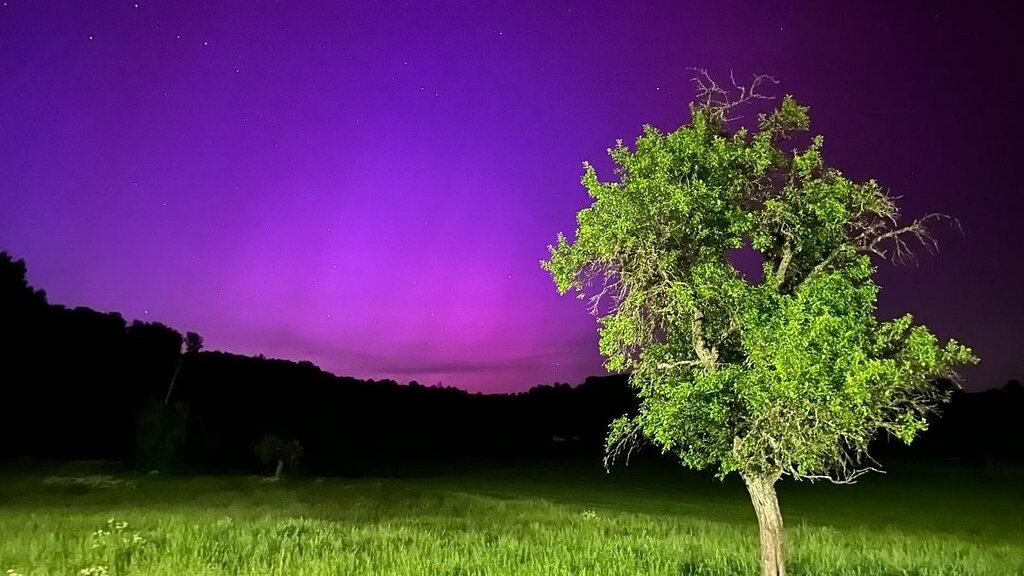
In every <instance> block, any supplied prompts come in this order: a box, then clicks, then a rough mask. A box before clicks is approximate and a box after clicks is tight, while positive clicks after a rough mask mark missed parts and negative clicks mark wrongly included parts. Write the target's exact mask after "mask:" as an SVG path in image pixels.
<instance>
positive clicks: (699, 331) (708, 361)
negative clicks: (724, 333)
mask: <svg viewBox="0 0 1024 576" xmlns="http://www.w3.org/2000/svg"><path fill="white" fill-rule="evenodd" d="M690 328H691V330H692V331H693V350H694V352H696V353H697V358H700V362H701V364H704V365H705V366H714V365H715V364H717V363H718V350H717V349H716V348H715V347H714V346H708V345H707V342H706V341H705V340H704V313H703V312H701V311H700V310H698V309H697V308H696V307H694V308H693V320H692V322H691V323H690Z"/></svg>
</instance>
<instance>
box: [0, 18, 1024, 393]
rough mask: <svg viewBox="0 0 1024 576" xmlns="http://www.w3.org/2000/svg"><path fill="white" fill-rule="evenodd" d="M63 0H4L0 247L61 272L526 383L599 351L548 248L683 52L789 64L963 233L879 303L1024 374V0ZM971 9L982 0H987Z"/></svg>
mask: <svg viewBox="0 0 1024 576" xmlns="http://www.w3.org/2000/svg"><path fill="white" fill-rule="evenodd" d="M847 4H848V3H836V4H835V5H832V6H824V5H822V4H821V3H814V4H808V5H806V6H800V7H797V6H792V7H790V8H786V9H784V10H782V9H776V8H771V7H768V6H766V5H764V4H758V5H754V4H752V3H737V5H735V6H728V5H725V4H723V3H720V2H706V3H704V2H701V3H694V2H690V3H684V2H651V3H622V2H586V3H580V4H576V3H568V2H548V3H539V2H529V3H527V2H521V3H520V2H515V3H491V2H465V3H454V2H449V3H444V2H436V3H425V2H393V3H376V2H361V3H347V2H337V1H329V2H328V1H324V2H316V1H314V2H270V1H252V2H244V3H238V2H209V1H204V2H156V1H149V2H147V1H140V2H138V3H136V2H132V1H128V2H95V1H89V2H64V1H59V2H58V1H54V2H47V1H40V0H21V1H19V0H7V1H6V2H5V3H4V4H3V6H0V79H2V80H0V136H2V138H0V249H4V250H7V251H9V252H11V253H12V254H13V255H14V256H15V257H18V258H24V259H26V261H27V263H28V266H29V276H30V281H31V282H32V283H33V284H34V285H35V286H38V287H41V288H44V289H45V290H46V291H47V293H48V296H49V299H50V301H51V302H54V303H59V304H65V305H68V306H78V305H84V306H89V307H92V308H95V309H98V310H116V311H120V312H122V313H123V314H124V315H125V317H126V318H128V319H133V318H141V319H146V320H155V321H161V322H164V323H166V324H168V325H171V326H173V327H175V328H177V329H179V330H182V331H184V330H194V331H197V332H199V333H201V334H202V335H203V336H204V337H205V339H206V344H207V347H208V348H213V349H222V350H227V351H232V352H237V353H243V354H256V353H264V354H266V355H267V356H272V357H283V358H289V359H296V360H301V359H308V360H311V361H313V362H315V363H317V364H318V365H320V366H322V367H323V368H325V369H327V370H330V371H333V372H336V373H338V374H344V375H352V376H357V377H364V378H375V379H381V378H392V379H395V380H398V381H400V382H407V381H409V380H413V379H415V380H418V381H420V382H421V383H424V384H435V383H437V382H439V381H440V382H443V383H444V384H445V385H455V386H460V387H463V388H466V389H469V390H480V391H510V390H523V389H525V388H527V387H529V386H533V385H536V384H541V383H552V382H555V381H567V382H572V383H575V382H579V381H581V380H582V379H583V378H584V377H586V376H588V375H596V374H600V373H602V368H601V358H600V357H599V355H598V352H597V334H596V324H595V323H594V320H593V318H591V317H589V316H587V314H586V311H585V306H584V303H582V302H579V301H577V300H574V299H572V298H569V297H564V298H560V297H559V296H557V294H556V292H555V288H554V285H553V283H552V282H551V280H550V277H549V276H548V275H547V273H545V272H543V271H542V270H541V269H540V267H539V266H538V261H539V260H541V259H542V258H545V257H546V256H547V251H546V246H547V244H549V243H551V242H553V241H554V238H555V234H556V233H557V232H558V231H560V230H562V231H566V232H569V233H571V231H572V230H573V229H574V228H575V214H576V212H577V211H578V210H579V209H580V208H582V207H584V206H586V205H587V204H588V198H587V195H586V192H585V190H584V189H583V188H582V186H580V184H579V178H580V175H581V173H582V169H581V162H582V161H583V160H590V161H592V162H593V163H594V164H595V165H596V166H598V168H599V171H600V172H602V176H603V177H605V178H610V177H611V174H610V171H609V163H608V161H607V160H606V156H605V149H606V148H608V147H609V146H611V145H613V144H614V142H615V139H617V138H622V139H624V140H626V141H627V142H631V141H632V140H633V139H634V138H635V137H636V136H637V135H638V134H639V132H640V129H641V126H642V124H644V123H651V124H653V125H655V126H658V127H659V128H662V129H664V130H671V129H674V128H675V127H677V126H678V125H680V124H682V123H684V122H686V121H687V120H688V116H687V110H686V103H687V102H688V101H689V98H690V97H691V96H692V89H691V85H690V83H689V80H688V79H689V77H690V76H691V73H690V72H688V71H687V68H688V67H705V68H708V69H709V70H710V71H711V72H712V73H713V74H717V75H719V76H720V77H722V78H725V77H727V75H728V72H729V70H730V69H734V70H735V71H736V73H737V76H738V77H739V78H746V77H749V75H750V74H752V73H754V72H765V73H771V74H773V75H775V76H776V77H778V78H779V79H780V80H781V81H782V84H781V85H780V87H779V90H780V92H779V94H780V95H781V94H782V93H793V94H795V95H796V96H797V97H798V98H799V99H801V100H802V101H804V102H806V103H807V104H809V105H811V107H812V121H813V122H814V128H815V129H816V130H817V131H819V132H821V133H823V134H824V135H825V138H826V140H825V142H826V157H827V158H829V159H830V160H831V161H832V162H833V163H835V164H836V165H837V166H838V167H840V168H841V169H843V170H845V171H846V172H847V173H848V174H849V175H850V176H852V177H855V178H867V177H874V178H877V179H878V180H879V181H880V182H881V183H882V184H883V185H885V186H887V187H889V188H890V189H891V190H892V193H893V194H895V195H899V196H902V197H903V200H902V205H903V207H904V211H905V213H906V214H907V215H908V216H915V215H921V214H923V213H924V212H927V211H940V212H946V213H949V214H951V215H954V216H957V217H958V218H959V219H960V220H961V222H962V223H963V226H964V229H965V235H964V236H960V235H958V234H957V233H955V232H953V231H951V230H948V229H937V230H936V233H937V236H938V239H939V241H940V246H941V250H942V252H941V253H940V254H939V255H938V256H930V255H928V254H922V255H921V257H920V259H919V266H918V267H910V268H901V269H893V268H892V267H889V266H883V268H882V269H881V270H880V273H879V278H878V279H879V283H880V284H881V285H882V293H881V305H880V312H881V313H882V314H883V315H888V316H891V315H894V314H897V313H901V312H903V311H910V312H913V313H914V314H915V315H916V316H917V318H918V320H919V321H922V322H924V323H926V324H929V325H930V326H932V327H933V328H934V329H935V331H936V332H937V333H938V334H939V336H940V337H943V338H948V337H956V338H958V339H960V340H963V341H965V342H966V343H968V344H969V345H972V346H973V347H974V348H975V351H976V352H977V353H978V355H979V356H981V358H982V360H983V363H982V365H981V366H979V367H978V368H974V369H971V370H967V371H965V374H966V375H967V376H968V387H971V388H975V389H977V388H985V387H989V386H996V385H1001V384H1002V383H1003V382H1005V381H1006V380H1007V379H1009V378H1014V377H1016V378H1020V377H1022V376H1024V362H1022V356H1024V355H1022V353H1021V351H1022V348H1024V337H1022V331H1021V326H1022V324H1024V313H1022V306H1021V302H1020V296H1019V293H1020V288H1021V284H1022V274H1024V273H1022V258H1021V248H1020V246H1021V241H1020V237H1019V236H1020V234H1019V229H1020V220H1021V217H1022V216H1024V202H1022V200H1021V199H1022V197H1024V195H1022V190H1021V184H1020V179H1019V178H1018V177H1016V175H1015V174H1014V173H1013V170H1012V169H1013V168H1014V167H1015V165H1016V164H1017V163H1018V156H1019V152H1018V150H1017V145H1016V144H1013V145H1012V147H1011V142H1017V141H1018V139H1019V136H1020V134H1021V128H1022V125H1021V124H1022V123H1021V120H1020V115H1019V110H1018V109H1019V101H1018V96H1016V95H1017V94H1019V93H1020V92H1019V88H1020V68H1019V62H1018V60H1016V56H1015V54H1019V53H1020V52H1021V46H1020V41H1019V39H1018V38H1019V34H1017V33H1016V32H1015V30H1016V28H1015V27H1017V26H1019V25H1020V24H1021V22H1019V21H1014V20H1013V18H1011V17H1010V15H1009V13H1005V14H998V13H986V12H982V11H980V9H973V8H971V9H968V8H965V7H953V6H948V7H947V6H942V5H938V4H935V5H931V4H930V5H929V7H928V9H927V10H910V9H900V10H901V11H899V12H891V11H889V10H890V8H889V7H888V3H878V4H877V5H876V6H875V7H874V8H869V7H866V5H859V4H858V6H857V7H851V6H848V5H847ZM964 10H970V11H969V12H964Z"/></svg>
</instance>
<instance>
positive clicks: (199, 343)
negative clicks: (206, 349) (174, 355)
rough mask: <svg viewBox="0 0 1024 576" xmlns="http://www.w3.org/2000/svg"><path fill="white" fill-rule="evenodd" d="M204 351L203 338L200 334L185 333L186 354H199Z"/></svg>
mask: <svg viewBox="0 0 1024 576" xmlns="http://www.w3.org/2000/svg"><path fill="white" fill-rule="evenodd" d="M202 349H203V337H202V336H200V335H199V333H198V332H186V333H185V353H186V354H198V353H199V351H200V350H202Z"/></svg>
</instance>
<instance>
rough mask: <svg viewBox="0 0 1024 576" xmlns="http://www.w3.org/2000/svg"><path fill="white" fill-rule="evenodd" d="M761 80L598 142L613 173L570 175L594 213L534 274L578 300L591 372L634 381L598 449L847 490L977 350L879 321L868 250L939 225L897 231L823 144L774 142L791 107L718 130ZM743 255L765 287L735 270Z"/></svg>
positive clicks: (704, 91)
mask: <svg viewBox="0 0 1024 576" xmlns="http://www.w3.org/2000/svg"><path fill="white" fill-rule="evenodd" d="M765 79H766V77H758V78H757V79H755V81H754V83H753V85H752V86H750V87H747V88H742V89H740V92H739V95H738V96H730V93H729V92H727V91H726V90H724V89H723V88H721V87H720V86H718V85H717V84H715V83H714V82H712V81H710V79H708V78H707V76H706V75H704V76H702V77H700V78H699V79H698V80H699V82H698V87H699V90H698V99H697V100H696V101H695V102H693V103H692V104H691V106H690V111H691V121H690V123H689V124H687V125H684V126H682V127H680V128H679V129H677V130H675V131H673V132H670V133H667V134H663V133H661V132H660V131H659V130H657V129H656V128H654V127H652V126H649V125H648V126H644V128H643V133H642V135H641V136H640V137H639V138H637V140H636V143H635V145H634V147H633V148H632V149H630V148H628V147H627V146H625V145H623V143H622V141H621V140H620V141H618V142H617V143H616V145H615V147H614V148H612V149H610V150H609V154H610V156H611V158H612V160H613V161H614V162H615V164H616V165H617V168H616V170H615V173H616V176H617V179H616V180H613V181H601V180H600V179H599V178H598V175H597V173H596V171H595V169H594V168H593V166H591V165H590V164H588V163H584V175H583V178H582V184H583V186H585V187H586V189H587V191H588V192H589V194H590V196H591V197H592V198H593V199H594V202H593V204H592V205H591V206H590V207H588V208H585V209H583V210H581V211H580V212H579V214H578V228H577V230H576V234H575V239H574V240H573V241H570V240H568V239H567V238H566V237H565V236H564V235H562V234H559V235H558V238H557V243H556V245H555V246H551V247H549V248H550V251H551V258H550V259H549V260H547V261H544V262H542V266H543V267H544V268H545V269H547V270H548V271H550V272H551V273H552V276H553V278H554V281H555V283H556V284H557V286H558V290H559V292H560V293H563V294H564V293H565V292H567V291H569V290H575V291H577V292H578V293H579V297H580V298H583V297H585V296H590V305H591V312H592V313H594V314H596V315H598V316H599V319H598V320H599V323H600V350H601V353H602V354H603V355H604V356H606V358H607V362H606V367H607V368H608V369H609V370H612V371H621V370H625V371H631V372H632V377H631V378H632V384H633V386H634V388H635V389H636V391H637V392H638V395H639V397H640V400H641V409H640V411H639V414H638V415H637V416H636V417H635V418H632V419H620V420H618V421H616V422H615V423H614V424H613V426H612V429H611V433H610V435H609V438H608V448H609V453H610V454H611V455H614V454H616V453H617V452H618V451H619V450H620V449H621V448H622V447H623V446H624V444H623V442H628V441H630V440H631V439H636V438H637V437H640V436H642V437H644V438H646V439H648V440H650V441H652V442H654V443H655V444H656V445H658V446H660V447H661V448H662V449H664V450H665V451H669V452H673V453H675V454H677V455H678V456H679V457H680V459H681V460H682V461H683V462H684V463H685V464H686V465H688V466H691V467H694V468H709V467H710V468H714V469H716V470H717V472H718V473H719V474H720V475H723V476H724V475H725V474H728V473H730V472H734V471H737V472H741V473H744V474H753V475H757V476H759V477H764V478H775V479H777V478H778V477H780V476H781V475H791V476H793V477H796V478H817V477H825V476H828V477H831V478H833V479H836V480H844V479H849V478H851V477H853V476H855V475H856V474H858V472H859V471H861V470H863V468H860V467H858V466H857V465H856V464H857V461H858V458H859V457H860V456H862V455H864V454H866V451H867V447H868V443H869V441H870V440H871V439H872V438H873V436H874V435H875V433H876V432H877V431H878V430H885V431H887V432H888V433H890V434H892V435H893V436H896V437H898V438H900V439H902V440H904V441H906V442H909V441H911V439H913V437H914V436H915V435H916V434H917V433H918V432H920V431H922V430H924V429H925V428H926V427H927V420H926V417H927V416H928V414H929V413H930V412H931V411H933V410H934V409H935V407H936V406H937V405H939V404H940V403H941V402H942V401H943V400H945V399H946V398H947V396H948V390H943V389H941V388H940V387H938V386H936V385H935V384H934V381H935V380H936V379H939V378H948V379H955V377H956V374H955V372H954V371H953V367H954V366H955V365H958V364H962V363H965V362H971V361H973V360H974V358H973V356H972V354H971V351H970V350H969V349H968V348H966V347H965V346H963V345H961V344H959V343H957V342H955V341H949V342H947V343H945V344H942V343H940V342H939V341H938V339H937V338H936V337H935V335H934V334H932V332H930V331H929V330H928V329H927V328H926V327H924V326H920V325H916V324H914V322H913V319H912V318H911V317H910V316H909V315H906V316H902V317H899V318H896V319H892V320H886V321H882V320H879V319H877V318H876V316H875V302H876V296H877V292H878V287H877V286H876V285H875V283H874V282H873V281H872V278H871V276H872V273H873V272H874V267H873V264H872V261H871V257H872V256H876V257H878V258H888V259H893V260H896V261H902V260H905V259H907V258H909V257H910V256H911V254H910V251H909V249H908V240H910V239H912V238H915V237H916V238H917V239H919V240H921V241H923V242H925V243H926V244H928V245H931V244H932V239H931V237H930V236H929V235H928V232H927V230H926V229H925V224H926V223H927V221H928V220H932V219H937V218H938V216H937V215H928V216H925V217H923V218H920V219H918V220H914V221H912V222H910V223H909V224H907V225H905V226H900V225H899V218H900V212H899V209H898V208H897V206H896V202H895V200H894V199H893V197H891V196H890V195H888V194H887V193H886V192H885V191H884V190H883V189H882V187H881V186H880V185H879V184H878V183H877V182H875V181H874V180H868V181H864V182H857V181H854V180H851V179H849V178H847V177H845V176H844V175H843V173H842V172H841V171H840V170H838V169H836V168H834V167H832V166H830V165H828V164H826V162H825V160H824V157H823V153H822V152H823V145H824V141H823V138H822V137H821V136H815V137H813V138H809V139H807V142H806V145H804V146H803V147H802V149H801V148H794V149H787V148H786V147H787V146H789V145H792V144H793V143H794V142H795V140H794V138H796V137H798V136H800V135H801V134H802V133H805V132H808V129H809V114H808V107H806V106H803V105H801V104H800V103H798V102H797V101H796V100H795V99H794V98H793V97H792V96H786V97H785V98H783V99H782V100H781V102H779V104H778V106H777V107H775V109H774V110H772V111H771V112H769V113H763V114H760V115H758V117H757V126H756V130H747V129H745V128H742V127H741V128H738V129H732V128H731V127H732V125H733V124H734V123H735V119H734V118H732V115H733V114H734V113H736V111H737V110H738V109H740V107H741V106H744V105H749V104H751V102H752V101H753V100H755V99H757V98H759V97H760V96H759V94H758V93H757V88H758V86H759V85H760V84H761V83H762V82H763V81H764V80H765ZM744 247H747V248H752V249H753V250H756V251H757V252H758V253H759V254H760V257H761V258H762V259H763V276H762V277H761V278H752V279H751V278H744V276H743V275H742V273H741V272H740V271H739V270H738V269H737V267H736V266H734V264H733V263H732V261H731V259H730V254H731V253H732V251H734V250H737V249H742V248H744Z"/></svg>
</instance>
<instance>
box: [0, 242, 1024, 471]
mask: <svg viewBox="0 0 1024 576" xmlns="http://www.w3.org/2000/svg"><path fill="white" fill-rule="evenodd" d="M26 272H27V270H26V266H25V262H24V261H23V260H14V259H13V258H12V257H11V256H10V255H8V254H7V253H6V252H3V253H0V415H2V417H0V438H2V439H3V441H2V442H0V463H4V462H6V463H12V462H18V461H47V460H57V461H66V460H97V459H106V460H116V461H123V462H129V463H132V464H134V465H136V466H138V467H139V468H140V469H145V470H149V469H157V470H161V471H186V470H187V471H197V472H222V471H257V470H261V471H267V470H266V466H264V465H262V464H261V462H260V457H258V456H259V455H258V454H257V453H256V448H257V446H259V445H260V443H261V442H264V444H265V441H266V440H267V439H268V438H275V439H281V441H282V442H292V441H295V442H298V443H300V444H301V449H302V459H301V466H302V469H303V470H304V471H306V472H309V473H316V474H343V475H364V474H401V473H416V472H417V471H428V470H437V469H443V468H444V467H446V466H458V465H481V464H484V463H487V462H493V463H495V464H501V463H505V462H509V461H513V460H516V459H537V458H562V457H565V456H566V455H568V454H572V455H576V456H592V457H593V458H594V461H595V465H596V463H598V462H599V461H600V457H601V454H602V451H603V442H604V438H605V435H606V432H607V428H608V424H609V423H610V422H611V421H612V420H613V419H614V418H616V417H618V416H620V415H622V414H623V413H630V412H632V411H635V409H636V400H635V397H634V395H633V393H632V391H631V390H630V389H629V386H628V382H627V377H626V376H624V375H615V376H605V377H592V378H588V379H587V380H586V381H585V382H584V383H582V384H580V385H578V386H574V387H573V386H569V385H568V384H554V385H546V386H537V387H534V388H532V389H530V390H529V391H528V392H524V393H519V394H500V395H499V394H494V395H487V394H471V393H469V392H466V391H464V390H460V389H457V388H450V387H440V386H431V387H427V386H423V385H420V384H418V383H416V382H410V383H409V384H408V385H400V384H398V383H397V382H394V381H391V380H382V381H373V380H368V381H364V380H358V379H355V378H349V377H340V376H335V375H333V374H330V373H328V372H324V371H323V370H320V369H319V368H318V367H316V366H315V365H313V364H312V363H311V362H291V361H286V360H276V359H266V358H263V357H262V356H260V357H247V356H241V355H236V354H229V353H225V352H211V351H204V350H203V349H202V348H203V343H202V337H201V336H200V335H199V334H196V333H186V335H182V334H181V333H180V332H178V331H176V330H174V329H172V328H170V327H167V326H165V325H163V324H160V323H156V322H141V321H138V320H135V321H132V322H131V323H129V322H127V321H126V320H125V319H124V318H123V317H122V316H121V315H120V314H117V313H101V312H96V311H94V310H91V309H89V308H83V307H79V308H73V309H69V308H66V307H64V306H60V305H53V304H50V303H48V302H47V299H46V294H45V292H43V291H42V290H38V289H35V288H33V287H31V286H29V284H28V282H27V279H26ZM1022 408H1024V389H1022V387H1021V385H1020V383H1019V382H1011V383H1009V384H1007V385H1006V386H1005V387H1004V388H1003V389H1001V390H993V391H990V392H985V393H979V394H965V393H957V394H956V395H955V398H954V400H953V402H952V404H951V405H950V406H948V407H947V409H946V412H945V415H944V416H943V417H942V418H941V419H939V420H937V421H935V422H933V425H932V429H931V430H930V431H929V432H927V433H925V434H924V436H923V437H922V439H921V441H920V442H919V443H917V444H915V446H914V447H913V448H911V449H904V448H899V447H897V445H896V444H895V443H893V444H892V446H891V448H890V447H889V446H887V445H882V446H879V449H878V450H876V453H877V454H879V455H881V456H882V457H885V456H886V455H887V452H888V453H889V455H892V456H900V457H903V456H906V457H925V458H943V459H954V460H956V461H959V462H963V463H965V464H967V465H977V464H983V463H986V462H990V461H993V460H1008V459H1009V460H1024V450H1022V445H1024V443H1022V440H1024V433H1022V431H1021V429H1020V427H1019V424H1017V423H1018V422H1019V417H1020V414H1021V413H1022ZM647 452H648V453H651V452H656V451H655V450H653V449H648V450H647Z"/></svg>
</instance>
